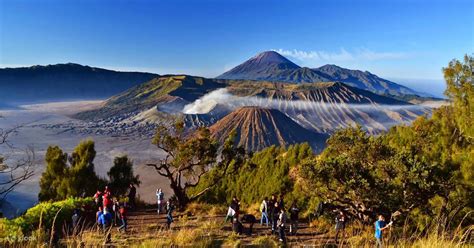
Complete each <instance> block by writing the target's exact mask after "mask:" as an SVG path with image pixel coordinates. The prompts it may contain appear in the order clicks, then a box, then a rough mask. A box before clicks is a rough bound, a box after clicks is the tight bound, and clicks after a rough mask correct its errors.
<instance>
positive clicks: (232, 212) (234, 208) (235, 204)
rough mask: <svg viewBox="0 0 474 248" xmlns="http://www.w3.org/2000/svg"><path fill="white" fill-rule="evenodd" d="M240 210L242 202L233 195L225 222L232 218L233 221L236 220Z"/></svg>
mask: <svg viewBox="0 0 474 248" xmlns="http://www.w3.org/2000/svg"><path fill="white" fill-rule="evenodd" d="M239 210H240V203H239V200H238V199H237V197H232V201H231V202H230V206H229V209H228V210H227V215H226V217H225V222H227V221H228V220H230V222H231V223H233V222H234V217H235V216H238V214H239Z"/></svg>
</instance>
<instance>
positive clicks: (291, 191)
mask: <svg viewBox="0 0 474 248" xmlns="http://www.w3.org/2000/svg"><path fill="white" fill-rule="evenodd" d="M312 156H313V153H312V150H311V147H310V146H309V145H308V144H307V143H303V144H296V145H292V146H289V147H288V148H287V149H285V148H283V147H277V146H271V147H269V148H266V149H263V150H262V151H260V152H256V153H254V154H253V155H252V156H251V157H250V158H249V159H248V160H246V161H245V163H244V165H243V166H242V167H241V168H234V167H233V165H231V168H229V169H230V171H233V172H232V173H229V174H227V175H226V176H225V177H224V178H223V179H222V180H221V181H220V182H219V183H218V184H217V185H216V186H215V187H214V188H212V189H211V190H209V191H208V192H206V193H205V194H203V195H202V196H201V197H200V198H199V199H200V201H203V202H209V203H220V204H222V203H224V202H230V200H231V199H232V197H234V196H236V197H237V198H239V200H241V202H242V203H244V204H246V205H251V204H254V203H260V202H261V201H262V199H263V198H264V197H270V196H271V195H272V194H277V195H279V194H281V193H286V200H287V202H288V203H290V201H292V200H298V201H299V203H300V204H306V202H307V200H308V199H305V197H304V196H303V195H302V194H301V191H300V190H299V189H298V187H296V185H295V181H294V180H293V179H292V177H291V174H292V173H291V170H292V169H294V168H296V165H298V164H299V163H300V161H302V160H304V159H306V158H309V157H312ZM214 170H218V168H216V169H214ZM212 173H215V172H214V171H213V172H211V173H210V175H212ZM208 180H209V176H206V177H204V179H203V180H202V183H201V184H200V185H199V186H198V187H197V188H196V189H195V190H196V191H199V190H200V189H201V188H202V187H205V185H207V184H208V183H207V181H208ZM295 189H296V190H295Z"/></svg>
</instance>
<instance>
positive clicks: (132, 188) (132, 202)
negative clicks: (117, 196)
mask: <svg viewBox="0 0 474 248" xmlns="http://www.w3.org/2000/svg"><path fill="white" fill-rule="evenodd" d="M128 188H129V189H128V203H129V205H130V208H131V209H135V197H136V196H137V188H135V186H134V185H133V184H132V183H131V184H130V186H129V187H128Z"/></svg>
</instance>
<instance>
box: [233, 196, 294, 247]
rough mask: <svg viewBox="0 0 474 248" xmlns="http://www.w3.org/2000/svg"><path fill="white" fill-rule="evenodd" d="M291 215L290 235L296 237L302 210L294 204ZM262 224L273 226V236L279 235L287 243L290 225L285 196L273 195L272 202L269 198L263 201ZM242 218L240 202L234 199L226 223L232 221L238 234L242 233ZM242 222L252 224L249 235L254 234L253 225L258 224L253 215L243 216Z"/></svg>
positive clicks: (261, 208) (290, 211)
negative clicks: (287, 229)
mask: <svg viewBox="0 0 474 248" xmlns="http://www.w3.org/2000/svg"><path fill="white" fill-rule="evenodd" d="M288 212H289V214H290V218H289V227H290V229H289V235H295V234H296V231H297V228H298V216H299V212H300V209H299V208H298V207H297V205H296V203H295V202H294V203H293V204H291V206H290V208H289V209H288ZM260 213H261V218H260V224H261V225H264V224H265V225H266V226H267V227H268V226H269V225H270V226H271V232H272V234H278V236H279V240H280V241H281V242H286V226H287V224H288V216H287V212H286V209H285V203H284V199H283V195H280V197H279V198H277V196H276V195H272V197H271V198H270V200H268V198H265V199H263V201H262V203H261V204H260ZM239 216H240V201H239V200H238V199H237V197H233V198H232V201H231V203H230V206H229V208H228V210H227V215H226V219H225V221H226V222H227V221H228V220H231V221H232V225H233V230H234V231H235V232H237V233H239V234H240V233H242V229H243V226H242V224H241V222H240V221H239ZM241 220H242V221H243V222H246V223H250V226H249V229H250V230H249V234H251V233H252V226H253V223H254V222H256V218H255V217H254V216H253V215H243V216H242V217H241Z"/></svg>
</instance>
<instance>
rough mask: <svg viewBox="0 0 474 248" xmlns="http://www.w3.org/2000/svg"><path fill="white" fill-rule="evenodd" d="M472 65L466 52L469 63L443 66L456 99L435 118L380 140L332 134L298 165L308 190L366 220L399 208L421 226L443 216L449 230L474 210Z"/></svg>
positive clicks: (356, 132) (357, 133)
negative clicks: (322, 147)
mask: <svg viewBox="0 0 474 248" xmlns="http://www.w3.org/2000/svg"><path fill="white" fill-rule="evenodd" d="M472 65H473V59H472V57H468V56H466V58H465V60H464V64H462V63H461V62H459V61H452V62H451V63H450V64H449V66H448V68H445V69H444V71H445V78H446V81H447V84H448V89H447V91H446V94H447V96H448V97H450V99H451V100H452V102H453V104H452V105H450V106H445V107H441V108H439V109H437V110H434V112H433V115H432V117H431V118H426V117H420V118H418V119H417V120H416V121H414V122H413V123H412V124H411V125H410V126H397V127H394V128H392V129H391V130H390V131H389V132H388V133H387V134H384V135H381V136H378V137H369V136H368V135H366V134H365V133H364V132H363V131H362V130H361V129H360V128H350V129H345V130H340V131H338V132H336V133H335V134H334V135H332V137H331V138H330V139H329V140H328V142H327V143H328V147H327V148H326V149H325V150H324V152H323V153H322V154H321V155H320V156H319V157H317V158H313V159H310V160H307V161H306V162H305V163H303V165H302V166H301V167H300V168H299V171H298V172H299V173H298V174H299V177H300V178H302V179H303V180H302V181H303V182H304V184H305V186H306V188H307V189H309V190H308V192H310V193H314V194H316V195H318V196H319V197H321V198H325V199H327V200H328V201H330V202H331V203H333V204H334V205H336V206H338V207H340V208H344V209H347V210H348V212H349V213H350V214H351V215H352V216H353V217H355V218H358V219H361V220H369V219H370V217H374V215H375V214H376V213H386V214H395V213H397V214H399V213H401V214H402V217H403V218H406V217H409V216H411V217H413V218H418V220H417V221H415V224H416V225H417V226H418V227H419V228H423V227H426V226H427V224H429V223H426V221H425V220H434V219H435V218H434V217H436V216H438V217H440V218H441V219H438V223H439V224H440V225H443V226H444V227H445V228H446V227H448V225H449V223H450V222H452V223H455V222H456V221H453V220H454V219H456V218H457V220H459V218H462V216H464V215H465V214H466V213H467V212H469V211H471V210H472V208H473V207H474V200H473V199H474V195H473V194H474V193H473V192H474V190H473V184H474V183H473V171H474V168H473V164H474V160H473V159H474V147H473V139H472V137H471V135H472V133H471V132H472V129H471V128H472V125H471V124H470V123H471V122H472V114H473V113H474V111H473V109H472V104H473V103H472V96H473V95H474V87H473V82H474V80H473V77H472V68H473V66H472ZM315 188H316V189H318V190H317V191H315V192H314V190H313V189H315ZM468 218H469V220H470V221H471V222H472V217H470V216H468ZM439 220H442V221H439ZM468 223H469V222H468Z"/></svg>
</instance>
